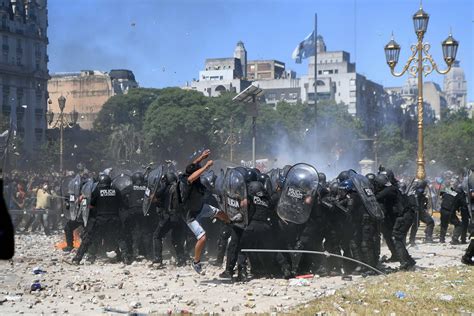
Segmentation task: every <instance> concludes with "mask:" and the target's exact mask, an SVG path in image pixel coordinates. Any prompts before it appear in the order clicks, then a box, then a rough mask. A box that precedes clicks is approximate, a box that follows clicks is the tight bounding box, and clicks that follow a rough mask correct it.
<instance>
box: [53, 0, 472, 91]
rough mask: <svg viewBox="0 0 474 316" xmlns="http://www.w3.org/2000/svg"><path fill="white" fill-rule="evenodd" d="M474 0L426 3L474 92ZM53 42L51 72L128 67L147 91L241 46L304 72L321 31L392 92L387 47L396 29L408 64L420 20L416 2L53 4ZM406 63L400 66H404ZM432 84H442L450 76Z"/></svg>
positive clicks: (434, 28) (433, 34)
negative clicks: (305, 42) (304, 49)
mask: <svg viewBox="0 0 474 316" xmlns="http://www.w3.org/2000/svg"><path fill="white" fill-rule="evenodd" d="M473 2H474V1H471V0H425V1H424V3H423V6H424V10H425V11H426V12H427V13H429V14H430V22H429V25H428V32H427V34H426V36H425V38H426V41H428V42H429V43H431V44H432V48H431V52H432V55H433V57H434V58H435V60H436V61H437V63H438V65H440V66H441V68H444V67H445V63H444V61H443V59H442V51H441V42H442V41H443V40H444V39H445V38H446V37H447V36H448V33H449V30H450V29H452V33H453V36H454V37H455V38H456V39H457V40H458V41H459V42H460V47H459V51H458V59H459V60H460V61H461V66H462V68H463V69H464V71H465V73H466V77H467V81H468V94H469V96H468V99H469V100H473V99H474V96H473V88H474V80H473V79H474V78H473V70H474V61H473V55H474V54H473V53H472V51H473V41H474V31H473V28H474V23H473V20H474V16H473V15H474V13H473V12H474V10H473V9H474V8H473ZM48 6H49V8H48V9H49V29H48V36H49V40H50V45H49V47H48V53H49V56H50V63H49V69H50V72H51V73H55V72H66V71H79V70H82V69H94V70H103V71H109V70H110V69H117V68H126V69H130V70H132V71H133V72H134V73H135V76H136V78H137V80H138V81H139V83H140V85H141V86H144V87H158V88H160V87H167V86H182V85H184V84H185V83H186V81H191V80H192V79H193V78H197V77H198V73H199V70H202V68H203V66H204V60H205V59H206V58H212V57H231V56H232V55H233V50H234V48H235V44H236V43H237V42H238V41H239V40H242V41H243V42H244V44H245V47H246V49H247V54H248V59H249V60H252V59H277V60H280V61H283V62H285V63H286V67H287V68H288V69H293V70H295V71H296V72H297V74H298V75H303V74H306V73H307V60H303V63H302V64H296V63H295V62H294V61H293V60H292V59H291V53H292V51H293V49H294V48H295V47H296V45H297V44H298V43H299V42H300V41H301V40H302V39H303V38H304V37H306V36H307V35H308V34H309V33H310V32H311V31H312V29H313V27H314V14H315V13H317V14H318V21H319V23H318V33H319V34H320V35H322V36H323V37H324V40H325V42H326V46H327V49H328V50H345V51H348V52H349V53H350V54H351V60H352V61H355V62H356V63H357V71H358V72H359V73H362V74H364V75H366V76H367V77H368V78H369V79H370V80H373V81H376V82H378V83H381V84H383V85H384V86H400V85H403V83H404V82H405V81H406V78H407V77H402V78H395V77H392V76H391V75H390V72H389V69H388V66H387V65H386V63H385V56H384V52H383V47H384V45H385V44H386V43H387V42H388V41H389V39H390V35H391V32H392V31H393V32H394V33H395V40H396V41H397V42H398V43H399V44H400V45H401V46H402V52H401V56H400V64H401V63H402V62H404V61H406V59H407V58H408V54H409V48H410V45H411V44H412V43H414V42H415V41H416V36H415V33H414V31H413V22H412V15H413V13H415V11H417V9H418V7H419V1H418V0H344V1H343V0H310V1H302V0H259V1H257V0H187V1H186V0H169V1H168V0H166V1H165V0H50V1H48ZM399 66H400V65H399ZM426 80H430V81H435V82H438V83H439V84H440V85H442V76H439V75H434V74H431V75H430V76H429V77H427V79H426Z"/></svg>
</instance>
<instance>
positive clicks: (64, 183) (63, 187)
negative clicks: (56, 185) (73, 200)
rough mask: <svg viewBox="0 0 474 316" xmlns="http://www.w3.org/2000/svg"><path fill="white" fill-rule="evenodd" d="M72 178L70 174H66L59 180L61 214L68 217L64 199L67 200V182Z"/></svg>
mask: <svg viewBox="0 0 474 316" xmlns="http://www.w3.org/2000/svg"><path fill="white" fill-rule="evenodd" d="M72 179H73V177H72V176H66V177H64V178H63V179H62V180H61V186H60V193H59V194H60V195H61V214H64V216H66V218H67V219H69V212H66V203H65V202H66V201H69V182H71V180H72Z"/></svg>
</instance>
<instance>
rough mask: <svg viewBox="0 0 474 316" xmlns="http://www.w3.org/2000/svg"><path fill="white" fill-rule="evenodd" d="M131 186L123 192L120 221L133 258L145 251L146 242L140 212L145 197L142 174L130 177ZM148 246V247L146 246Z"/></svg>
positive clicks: (142, 218)
mask: <svg viewBox="0 0 474 316" xmlns="http://www.w3.org/2000/svg"><path fill="white" fill-rule="evenodd" d="M131 180H132V185H131V186H130V187H129V188H127V189H126V190H125V192H123V193H122V194H124V204H125V206H126V207H125V208H124V209H123V214H122V221H123V226H124V229H125V233H126V236H127V242H128V246H129V249H130V250H131V251H130V253H131V254H132V255H133V257H134V258H137V257H138V256H139V254H140V250H141V249H143V250H145V249H146V246H145V245H146V244H147V241H145V239H144V236H143V226H144V216H143V211H142V205H143V197H144V195H145V190H146V186H145V178H144V176H143V173H141V172H135V173H134V174H133V175H132V177H131ZM148 246H149V245H148Z"/></svg>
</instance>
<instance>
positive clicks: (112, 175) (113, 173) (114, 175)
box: [109, 168, 132, 180]
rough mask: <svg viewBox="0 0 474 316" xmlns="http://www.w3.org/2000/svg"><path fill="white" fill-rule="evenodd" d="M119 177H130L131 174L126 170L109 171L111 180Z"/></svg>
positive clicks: (114, 169) (115, 169)
mask: <svg viewBox="0 0 474 316" xmlns="http://www.w3.org/2000/svg"><path fill="white" fill-rule="evenodd" d="M121 175H127V176H131V175H132V172H131V171H130V170H128V169H123V168H112V170H111V171H110V174H109V176H110V178H111V179H112V180H113V179H115V178H117V177H120V176H121Z"/></svg>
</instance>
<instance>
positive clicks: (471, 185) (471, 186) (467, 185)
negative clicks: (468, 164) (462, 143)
mask: <svg viewBox="0 0 474 316" xmlns="http://www.w3.org/2000/svg"><path fill="white" fill-rule="evenodd" d="M463 189H464V192H465V193H466V203H467V207H468V209H469V214H470V216H471V221H474V171H473V170H472V169H469V170H468V171H467V174H466V176H465V177H464V180H463Z"/></svg>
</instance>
